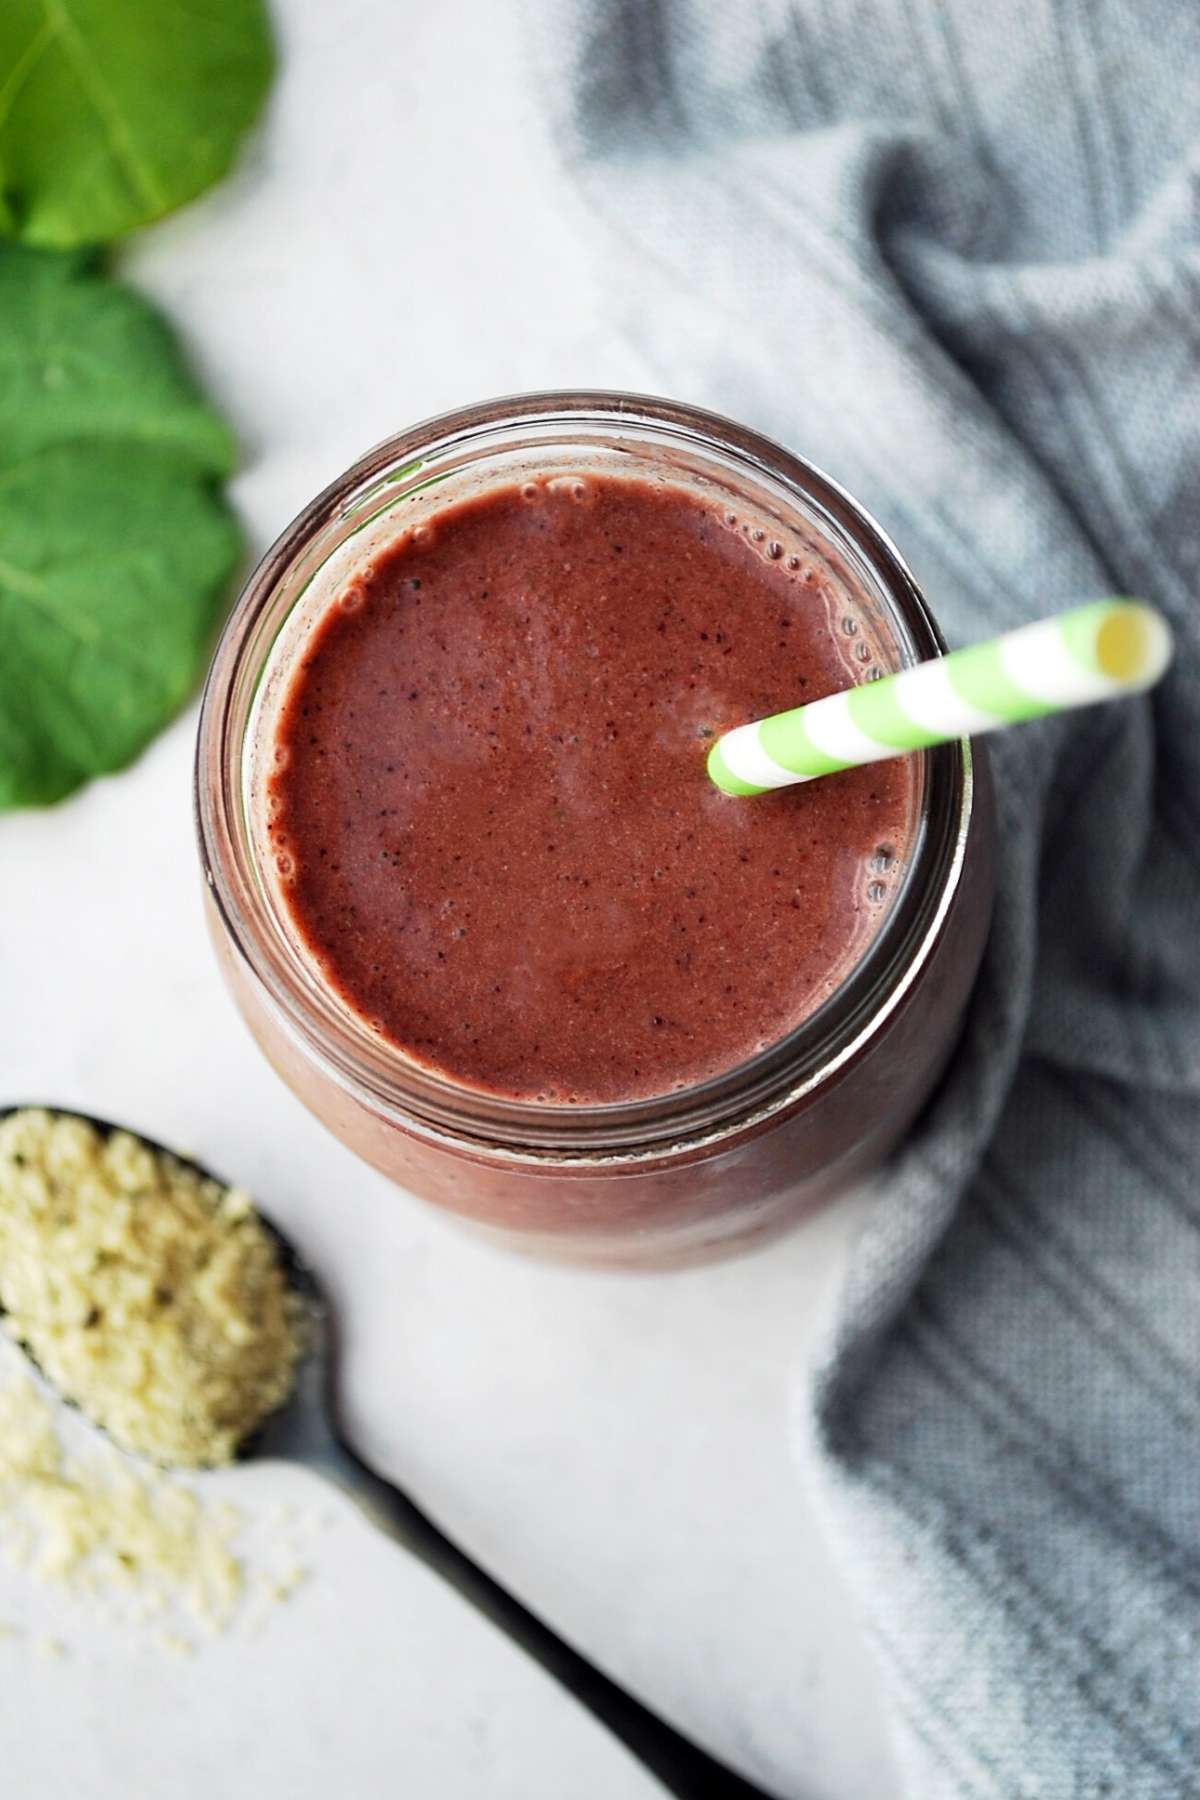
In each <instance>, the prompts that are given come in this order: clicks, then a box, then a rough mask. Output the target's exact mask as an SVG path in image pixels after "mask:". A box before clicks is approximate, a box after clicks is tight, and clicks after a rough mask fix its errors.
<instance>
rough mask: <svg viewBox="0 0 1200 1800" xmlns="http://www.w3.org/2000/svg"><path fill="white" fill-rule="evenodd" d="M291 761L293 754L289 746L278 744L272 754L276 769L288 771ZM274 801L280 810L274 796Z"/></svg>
mask: <svg viewBox="0 0 1200 1800" xmlns="http://www.w3.org/2000/svg"><path fill="white" fill-rule="evenodd" d="M291 760H292V753H291V751H290V750H289V749H288V747H287V745H286V744H276V746H275V748H274V749H273V750H272V752H271V761H272V762H273V763H274V765H275V767H276V768H277V769H286V768H287V766H288V764H289V763H290V762H291ZM272 801H273V802H274V806H275V807H276V808H278V805H279V801H278V799H277V798H276V797H275V796H274V795H273V796H272ZM270 810H271V807H270V804H268V811H270Z"/></svg>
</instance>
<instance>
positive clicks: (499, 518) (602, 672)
mask: <svg viewBox="0 0 1200 1800" xmlns="http://www.w3.org/2000/svg"><path fill="white" fill-rule="evenodd" d="M556 559H557V560H556ZM722 627H724V629H722ZM406 633H407V636H405V634H406ZM605 633H607V634H608V635H607V636H606V635H605ZM726 640H732V641H726ZM406 645H407V646H409V647H408V648H405V646H406ZM435 649H436V651H437V655H435V654H434V651H435ZM943 649H944V645H943V643H942V640H941V638H940V636H939V633H938V631H937V627H936V625H935V624H934V621H933V620H932V618H931V616H930V614H929V612H928V610H927V608H926V606H925V603H924V601H923V599H922V597H921V595H920V593H919V591H918V589H917V587H916V585H915V583H914V581H913V579H912V577H911V575H910V574H909V572H908V570H907V569H906V568H905V566H904V564H903V562H902V561H901V560H900V558H899V556H898V555H897V553H896V551H895V549H894V548H893V547H892V545H891V544H890V543H889V541H888V540H887V538H886V537H885V536H884V534H883V533H882V532H881V531H880V529H879V528H878V526H876V525H875V524H874V523H873V522H872V521H871V519H870V518H869V517H868V516H867V515H866V514H865V513H864V512H863V511H862V510H861V508H859V507H858V506H857V505H856V503H855V502H854V501H853V500H852V499H851V498H850V497H849V496H848V495H847V494H845V493H843V492H842V491H841V490H840V489H839V488H838V487H837V486H836V485H835V484H834V483H833V482H831V481H830V480H829V479H828V478H827V477H826V476H824V475H822V474H820V473H819V472H818V471H817V470H816V469H814V468H812V467H811V466H810V465H808V464H807V463H805V462H803V461H802V460H801V459H800V458H798V457H796V456H794V455H792V454H790V453H789V452H787V451H785V450H783V449H781V448H780V447H779V446H778V445H776V444H773V443H771V442H769V441H768V440H766V439H764V438H761V437H759V436H758V435H757V434H756V433H754V432H751V431H749V430H747V429H745V428H743V427H741V426H738V425H736V424H733V423H731V422H730V421H728V420H725V419H722V418H718V417H716V416H715V415H713V414H710V413H705V412H702V411H699V410H697V409H694V408H691V407H686V406H681V405H676V404H673V403H670V402H667V401H662V400H653V399H644V398H639V397H636V396H630V395H622V394H607V393H581V394H559V393H552V394H539V395H532V396H527V397H522V398H518V399H508V400H500V401H493V402H487V403H484V404H482V405H479V406H475V407H471V408H467V409H464V410H462V411H460V412H457V413H453V414H448V415H446V416H444V417H442V418H440V419H435V420H433V421H430V422H428V423H426V424H424V425H420V426H417V427H414V428H413V429H412V430H410V431H407V432H403V433H401V434H400V435H398V436H397V437H394V438H392V439H389V440H388V441H387V442H386V443H384V444H381V445H379V446H378V447H377V448H376V449H374V450H372V451H370V452H369V453H368V454H367V455H366V456H365V457H363V458H362V460H361V461H360V462H358V463H357V464H356V465H355V466H354V467H353V468H352V469H350V470H349V471H348V472H347V473H346V474H345V475H344V476H343V477H341V479H340V480H338V481H336V482H335V483H334V484H333V485H332V486H331V487H330V488H328V489H327V490H326V491H325V492H324V493H323V494H321V495H320V496H319V497H318V498H317V499H316V500H314V501H313V503H312V504H311V505H310V506H309V507H307V508H306V509H305V511H304V512H303V513H302V514H301V515H300V517H299V518H298V519H297V520H296V521H295V522H294V523H293V524H292V525H291V526H290V527H289V528H288V530H287V531H286V532H285V533H284V534H283V536H282V537H281V538H280V539H279V541H278V542H277V543H276V544H275V546H274V547H273V548H272V549H271V550H270V551H269V553H268V554H267V555H266V556H265V557H264V559H263V561H262V563H261V564H260V565H259V567H258V568H257V569H256V571H255V572H254V574H253V575H252V577H251V578H250V580H249V582H248V584H247V586H246V588H245V591H244V593H243V594H242V596H241V599H240V601H239V602H238V605H237V607H236V608H235V610H234V612H233V615H232V617H231V618H230V620H229V623H228V625H227V626H226V629H225V632H224V634H223V636H222V638H221V641H220V643H219V645H218V647H217V651H216V655H215V657H214V660H213V665H212V669H211V671H210V674H209V678H208V682H207V686H206V689H205V693H204V699H203V706H202V711H201V719H200V731H199V742H198V747H197V760H196V815H197V822H198V830H199V837H200V850H201V857H202V860H203V865H204V873H205V878H206V883H207V890H206V901H207V911H208V918H209V923H210V927H211V931H212V935H213V940H214V943H215V945H216V949H217V953H218V957H219V960H220V963H221V967H222V969H223V971H224V974H225V977H226V979H227V981H228V983H229V985H230V987H231V989H232V992H233V994H234V996H235V998H236V1000H237V1003H238V1005H239V1007H240V1008H241V1011H242V1013H243V1015H244V1016H245V1018H246V1020H247V1023H248V1024H249V1026H250V1029H251V1030H252V1032H253V1033H254V1035H255V1037H256V1038H257V1040H258V1042H259V1044H260V1046H261V1048H262V1049H263V1051H264V1053H265V1054H266V1056H267V1057H268V1059H269V1060H270V1062H271V1063H272V1064H273V1065H274V1067H275V1068H276V1070H277V1071H278V1073H279V1074H280V1075H281V1076H282V1078H283V1079H284V1081H285V1082H287V1084H288V1085H289V1086H290V1087H291V1088H292V1089H293V1090H294V1092H295V1093H296V1094H297V1095H298V1096H299V1097H300V1099H301V1100H303V1101H304V1103H305V1104H306V1105H307V1106H308V1107H309V1108H310V1109H311V1110H312V1111H313V1112H314V1113H315V1114H316V1115H317V1117H318V1118H320V1119H321V1120H322V1121H323V1122H324V1123H325V1124H326V1125H327V1126H328V1127H329V1129H330V1130H331V1131H333V1132H334V1133H335V1134H336V1135H337V1136H338V1137H339V1138H340V1139H341V1140H342V1141H343V1142H344V1143H345V1144H346V1145H347V1146H348V1147H349V1148H350V1149H352V1150H353V1151H355V1152H356V1153H357V1154H358V1155H359V1156H361V1157H363V1158H364V1159H365V1160H366V1161H367V1162H369V1163H371V1164H373V1165H374V1166H375V1167H376V1168H378V1169H381V1170H382V1171H383V1172H384V1173H385V1174H386V1175H388V1176H390V1177H391V1178H392V1179H393V1180H394V1181H396V1182H397V1183H398V1184H400V1186H402V1187H403V1188H405V1189H408V1190H409V1191H411V1192H412V1193H414V1194H418V1195H421V1196H423V1197H424V1198H425V1199H427V1200H430V1201H432V1202H434V1203H435V1204H436V1205H438V1206H440V1207H443V1208H445V1209H447V1210H448V1211H450V1212H452V1213H455V1214H457V1215H459V1216H460V1217H462V1218H464V1219H466V1220H469V1221H471V1222H472V1223H473V1224H474V1225H475V1226H476V1227H478V1228H480V1229H482V1230H484V1231H487V1232H490V1233H492V1234H497V1235H499V1236H500V1237H502V1238H503V1239H504V1240H505V1241H507V1242H508V1243H510V1244H511V1245H513V1246H514V1247H517V1248H521V1249H525V1250H528V1251H531V1252H533V1253H535V1254H539V1255H545V1256H552V1257H554V1258H556V1259H560V1260H578V1261H583V1262H596V1263H607V1264H614V1265H627V1266H665V1265H669V1264H671V1263H679V1262H688V1261H691V1260H694V1259H696V1258H698V1257H702V1256H705V1255H711V1254H717V1253H720V1252H722V1251H725V1250H730V1249H734V1248H737V1247H740V1246H741V1245H743V1244H744V1243H746V1242H748V1241H750V1240H752V1239H755V1238H758V1237H760V1236H763V1235H765V1234H767V1233H770V1232H773V1231H775V1230H777V1229H779V1228H780V1227H782V1226H783V1225H785V1224H786V1223H788V1222H790V1221H792V1220H794V1219H796V1218H798V1217H800V1216H801V1215H802V1214H803V1213H804V1212H805V1211H807V1210H808V1209H810V1208H811V1207H813V1206H814V1205H815V1204H817V1203H818V1202H820V1201H823V1200H826V1199H828V1198H830V1197H831V1196H833V1195H835V1194H837V1193H838V1192H841V1191H843V1190H844V1189H846V1188H847V1187H848V1186H850V1185H852V1184H853V1183H854V1182H856V1181H857V1180H859V1179H860V1178H861V1177H863V1176H864V1175H865V1174H866V1173H868V1172H869V1171H870V1170H871V1169H872V1168H874V1167H875V1166H876V1165H877V1164H878V1163H879V1162H880V1160H881V1159H882V1158H883V1157H884V1156H885V1155H886V1153H887V1152H888V1150H889V1149H891V1148H892V1147H893V1146H894V1145H895V1144H896V1143H897V1142H898V1140H899V1139H900V1138H901V1137H902V1135H903V1133H904V1132H905V1131H906V1129H907V1128H908V1126H909V1125H910V1124H911V1122H912V1120H913V1119H914V1117H915V1115H916V1113H917V1112H918V1110H919V1109H920V1107H921V1106H922V1104H923V1103H924V1101H925V1100H926V1099H927V1098H928V1096H929V1094H930V1091H931V1090H932V1088H933V1086H934V1084H935V1082H936V1081H937V1079H938V1077H939V1075H940V1074H941V1072H942V1070H943V1068H944V1066H945V1064H946V1061H947V1058H948V1056H949V1054H950V1052H951V1049H952V1047H953V1044H954V1041H955V1037H956V1034H957V1032H958V1029H959V1025H960V1022H961V1018H962V1014H963V1010H964V1007H965V1005H966V1001H967V997H968V995H969V992H970V988H971V984H972V982H973V980H974V977H975V973H976V970H977V967H978V963H979V958H980V955H981V952H982V946H983V941H984V937H985V934H986V930H987V925H988V919H989V914H990V907H991V899H992V889H993V879H994V875H993V859H994V842H993V823H992V811H991V804H990V792H989V789H988V784H987V777H986V769H985V767H984V766H983V765H982V759H981V756H980V752H979V750H978V749H973V748H972V746H971V745H970V744H968V743H965V742H964V743H960V744H956V745H947V746H942V747H939V748H935V749H933V750H929V751H924V752H921V753H918V754H916V755H913V756H910V757H907V758H904V759H902V760H894V761H893V762H890V763H888V764H883V765H876V767H875V771H874V772H873V771H871V770H853V771H849V772H847V773H846V774H843V775H834V776H830V777H827V778H824V779H823V780H821V781H819V782H816V783H811V784H807V785H805V786H800V787H795V788H790V789H787V790H783V791H781V792H780V793H778V794H773V795H768V796H763V797H761V798H750V799H731V798H729V797H727V796H724V795H721V794H718V793H717V792H716V790H715V789H713V788H712V787H711V785H710V784H709V783H708V780H707V776H706V773H705V769H704V758H705V753H706V750H707V747H708V744H709V742H711V739H712V736H713V735H714V733H717V732H719V731H721V730H724V729H727V728H728V727H729V726H732V725H734V724H738V723H741V722H743V721H744V719H745V718H747V717H754V716H761V715H762V713H764V712H768V711H775V710H779V709H780V708H781V707H783V706H787V705H794V704H797V703H798V702H799V701H801V700H804V699H815V698H818V697H819V695H820V693H822V692H826V691H829V690H830V689H831V688H833V687H838V686H846V685H849V684H850V683H851V682H852V681H855V680H865V679H874V678H877V677H878V676H879V675H881V674H884V673H887V672H888V671H890V670H892V669H895V668H901V667H905V666H907V665H909V664H911V663H913V662H917V661H920V660H922V659H924V658H927V657H930V656H933V655H936V654H939V653H940V652H941V651H942V650H943ZM356 671H357V672H356ZM397 677H400V678H401V679H400V680H399V682H397ZM356 682H357V683H358V686H357V687H355V683H356ZM368 683H370V692H369V693H368V686H367V684H368ZM468 689H470V690H471V691H470V693H468ZM476 690H478V698H477V699H476V698H475V693H476ZM360 702H361V705H360V704H359V703H360ZM318 715H320V717H319V718H318ZM331 715H332V716H331ZM310 724H311V725H312V726H313V729H312V730H311V731H310V730H309V729H308V726H309V725H310ZM555 727H557V728H555ZM315 758H322V759H325V760H323V761H321V762H319V763H318V762H317V761H315V760H314V759H315ZM818 789H820V790H822V792H821V793H820V795H819V796H818V792H817V790H818ZM758 808H762V809H767V810H764V811H763V812H761V813H758V814H755V813H754V810H753V809H758ZM322 809H324V810H322ZM731 809H732V810H731ZM746 809H750V810H749V811H747V810H746ZM872 809H874V811H872ZM334 815H336V816H334ZM485 817H486V819H487V820H488V826H487V830H486V832H485V831H483V830H481V829H480V821H481V820H482V819H484V818H485ZM547 820H550V821H552V822H553V823H554V827H555V828H554V829H553V831H552V832H550V826H549V825H548V824H547ZM377 821H382V822H383V823H382V824H379V823H377ZM456 821H457V824H456ZM327 825H330V826H331V827H332V828H333V830H334V831H335V832H336V833H340V834H341V836H340V838H339V839H338V840H337V841H332V842H330V841H326V831H325V828H326V826H327ZM456 829H457V830H458V831H459V832H460V833H461V843H460V844H459V848H458V849H457V850H456V849H455V843H456V839H455V836H454V833H455V831H456ZM548 832H550V836H551V838H552V840H554V841H547V833H548ZM485 838H486V844H485V843H484V839H485ZM318 840H320V841H318ZM558 840H561V842H560V841H558ZM747 845H749V846H750V848H747ZM831 846H832V847H833V849H832V850H831ZM564 848H565V849H566V851H567V852H568V853H569V855H568V857H567V858H566V859H565V861H564V856H563V851H564ZM834 851H836V854H834V853H833V852H834ZM318 858H320V859H321V860H320V862H318ZM539 858H540V859H541V860H540V861H539V860H538V859H539ZM327 859H332V860H331V861H330V860H327ZM464 861H465V862H466V864H467V865H469V867H470V869H471V870H472V871H473V873H472V874H471V876H470V877H469V878H468V876H466V875H461V874H460V864H462V863H463V862H464ZM343 868H344V870H345V871H346V872H343ZM331 869H334V870H336V871H337V873H336V874H333V873H331V872H330V870H331ZM356 870H357V871H358V874H357V876H355V874H354V871H356ZM355 880H357V881H358V886H357V887H356V886H355ZM472 882H473V883H474V886H472ZM339 883H340V884H341V885H340V886H339ZM597 889H598V890H599V891H598V892H597V891H596V890H597ZM360 903H361V904H360ZM456 906H457V907H458V911H457V912H456V911H455V907H456ZM789 908H790V909H791V910H789ZM689 934H690V935H689ZM493 976H494V977H495V979H494V980H493V979H492V977H493ZM472 983H475V985H476V987H477V988H479V989H480V990H481V992H484V993H486V994H487V995H488V996H494V999H490V1000H489V1003H488V1004H486V1005H484V1004H482V1003H480V1004H476V999H477V998H478V996H475V995H471V984H472ZM465 995H471V1004H470V1005H469V1006H465V1010H466V1011H469V1012H470V1013H471V1014H472V1015H473V1016H472V1018H471V1019H469V1020H466V1021H463V1022H462V1023H461V1024H460V1023H459V1012H461V1011H462V1010H464V996H465ZM442 1000H444V1001H445V1007H444V1008H443V1010H444V1011H445V1014H446V1016H445V1018H443V1017H441V1016H440V1015H439V1011H438V1008H439V1004H440V1003H441V1002H442ZM455 1007H457V1008H458V1011H455V1010H454V1008H455ZM542 1027H545V1029H542ZM531 1037H532V1038H535V1039H536V1040H537V1041H532V1042H531V1041H530V1039H531ZM543 1040H545V1043H544V1045H543Z"/></svg>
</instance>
